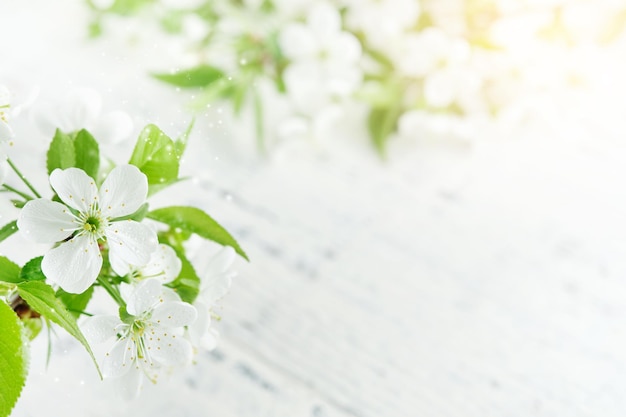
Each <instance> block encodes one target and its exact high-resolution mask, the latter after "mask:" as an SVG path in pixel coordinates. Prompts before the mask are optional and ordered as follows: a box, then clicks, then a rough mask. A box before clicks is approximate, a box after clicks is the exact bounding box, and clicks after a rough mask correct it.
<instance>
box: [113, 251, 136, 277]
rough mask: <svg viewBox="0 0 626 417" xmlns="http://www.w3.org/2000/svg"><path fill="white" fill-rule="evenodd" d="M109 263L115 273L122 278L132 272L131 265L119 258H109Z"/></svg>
mask: <svg viewBox="0 0 626 417" xmlns="http://www.w3.org/2000/svg"><path fill="white" fill-rule="evenodd" d="M109 263H110V264H111V268H112V269H113V272H115V273H116V274H117V275H119V276H120V277H124V276H126V275H128V273H129V272H130V270H131V266H130V264H129V263H128V262H126V261H125V260H123V259H122V258H120V257H119V256H109Z"/></svg>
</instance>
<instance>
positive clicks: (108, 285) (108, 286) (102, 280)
mask: <svg viewBox="0 0 626 417" xmlns="http://www.w3.org/2000/svg"><path fill="white" fill-rule="evenodd" d="M98 283H99V284H100V285H101V286H102V288H104V289H105V290H106V292H108V293H109V295H110V296H111V297H112V298H113V299H114V300H115V302H116V303H117V304H119V306H120V307H124V306H125V305H126V303H125V302H124V300H122V296H121V295H120V293H119V291H117V289H115V288H114V287H113V285H111V283H110V282H109V280H108V279H107V278H106V277H101V276H99V277H98Z"/></svg>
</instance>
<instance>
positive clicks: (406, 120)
mask: <svg viewBox="0 0 626 417" xmlns="http://www.w3.org/2000/svg"><path fill="white" fill-rule="evenodd" d="M90 4H91V5H92V7H93V8H94V9H95V10H96V12H97V13H95V16H97V19H96V20H95V22H94V25H93V27H95V28H97V30H95V31H94V33H96V34H102V33H106V34H107V35H108V36H112V32H116V33H119V32H120V31H122V32H123V31H124V30H123V29H122V27H123V26H124V27H128V25H127V24H126V19H128V16H129V15H130V16H133V15H134V16H136V17H137V18H143V19H146V18H147V17H150V16H151V17H153V21H157V22H159V24H160V27H161V29H163V32H166V33H167V34H168V36H167V37H166V39H165V40H162V42H163V44H164V45H165V47H166V49H167V50H168V53H169V55H170V56H173V58H172V60H173V62H170V63H169V64H170V68H171V69H172V71H171V73H167V72H165V73H163V74H157V78H159V79H161V80H162V81H165V82H168V83H170V84H173V85H176V86H177V87H179V88H201V89H202V90H201V92H199V93H198V94H195V93H194V95H195V96H196V98H195V104H196V105H197V108H198V109H202V108H205V105H206V104H207V103H210V102H212V101H214V100H220V99H221V100H226V101H229V102H231V103H232V107H233V109H234V112H235V113H240V112H246V111H247V112H249V113H251V114H252V115H253V116H254V117H255V118H256V120H257V123H256V134H257V135H258V136H259V137H261V138H265V140H266V141H269V140H286V139H288V138H292V137H298V136H300V137H309V138H314V139H317V140H325V139H327V138H333V137H336V136H338V134H337V133H336V132H338V131H340V130H339V129H338V126H340V125H345V124H346V123H348V121H350V120H354V121H355V123H356V125H357V126H360V127H362V128H364V129H365V128H367V129H368V130H369V135H370V138H371V141H372V143H373V144H374V145H375V146H376V148H377V149H378V150H379V151H381V152H384V150H385V147H386V144H387V142H388V141H389V139H391V138H395V137H401V138H412V139H423V138H453V139H461V140H472V139H476V138H477V137H479V136H484V135H486V134H487V132H490V131H498V129H500V128H502V127H504V126H508V127H509V128H515V127H516V126H519V125H520V124H522V123H524V122H526V121H527V120H528V119H529V118H532V117H549V116H546V114H547V112H550V111H552V110H555V109H558V108H561V107H563V106H568V105H572V103H571V101H572V99H573V98H574V96H575V95H576V92H577V91H583V90H585V91H586V90H589V89H592V88H594V85H592V84H594V83H595V82H596V81H597V80H598V74H597V73H594V70H593V69H592V68H591V67H590V65H589V64H590V63H592V62H598V61H599V60H600V59H601V57H602V54H603V51H604V50H605V49H606V48H608V47H609V46H613V47H615V48H618V49H619V48H620V45H622V44H623V42H624V26H625V25H626V23H625V22H626V20H625V19H623V16H624V13H626V8H624V6H623V5H621V4H620V3H619V2H614V1H611V0H604V1H600V2H597V1H591V0H575V1H565V0H554V1H547V2H543V1H534V0H524V1H510V0H485V1H474V0H446V1H442V0H314V1H302V0H243V1H236V2H235V1H229V0H218V1H207V0H187V1H171V0H160V1H154V0H144V1H136V0H133V1H132V2H130V1H124V0H117V1H115V2H90ZM119 20H121V22H120V21H119ZM107 29H108V31H107ZM138 35H139V36H141V35H140V34H137V33H133V39H136V37H137V36H138ZM148 36H149V37H150V42H151V44H152V42H153V39H154V34H153V33H152V32H150V35H148ZM605 47H606V48H605ZM603 48H604V49H603ZM181 68H182V69H181ZM151 69H152V68H151ZM600 75H601V74H600Z"/></svg>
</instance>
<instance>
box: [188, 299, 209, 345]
mask: <svg viewBox="0 0 626 417" xmlns="http://www.w3.org/2000/svg"><path fill="white" fill-rule="evenodd" d="M193 305H194V307H195V308H196V311H197V313H198V317H197V318H196V320H195V321H194V322H193V323H191V324H190V325H189V326H188V327H187V331H188V335H189V340H190V341H191V344H192V345H193V346H200V345H201V343H202V338H203V337H204V335H205V334H206V333H207V332H208V331H209V327H210V326H211V313H210V311H209V306H208V305H206V304H205V303H203V302H202V301H196V302H195V303H194V304H193Z"/></svg>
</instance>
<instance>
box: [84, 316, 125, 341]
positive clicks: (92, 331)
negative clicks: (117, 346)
mask: <svg viewBox="0 0 626 417" xmlns="http://www.w3.org/2000/svg"><path fill="white" fill-rule="evenodd" d="M121 323H122V322H121V321H120V319H119V318H118V317H117V316H110V315H101V316H93V317H88V318H87V319H86V320H85V321H84V323H83V325H82V326H80V327H81V329H82V331H83V334H84V335H85V338H87V341H89V343H90V344H94V343H102V342H106V341H107V340H109V339H110V338H112V337H114V336H115V335H116V334H117V330H116V329H117V326H118V325H120V324H121Z"/></svg>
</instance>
